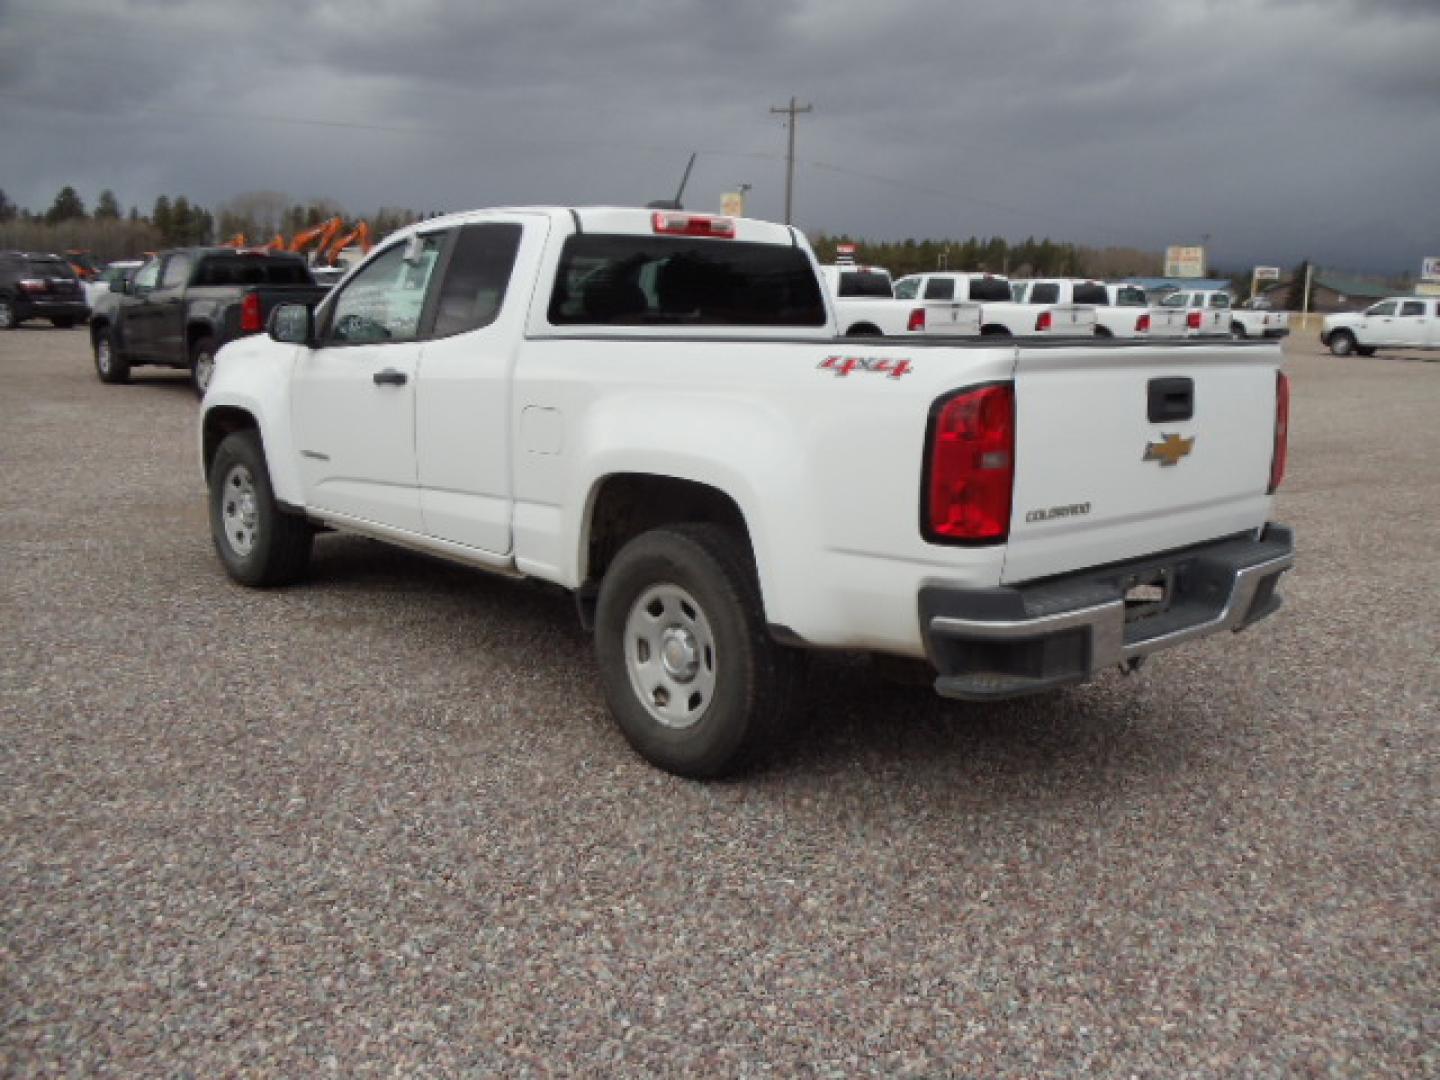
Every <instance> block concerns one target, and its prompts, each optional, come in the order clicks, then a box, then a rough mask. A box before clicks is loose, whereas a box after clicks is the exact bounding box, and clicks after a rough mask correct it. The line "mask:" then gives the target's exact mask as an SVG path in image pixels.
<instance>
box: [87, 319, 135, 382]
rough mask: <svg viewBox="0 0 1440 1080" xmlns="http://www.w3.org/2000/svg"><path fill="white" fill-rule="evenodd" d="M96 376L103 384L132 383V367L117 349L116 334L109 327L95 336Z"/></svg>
mask: <svg viewBox="0 0 1440 1080" xmlns="http://www.w3.org/2000/svg"><path fill="white" fill-rule="evenodd" d="M95 374H97V375H99V376H100V381H101V382H103V383H125V382H129V381H130V365H129V364H128V363H126V362H125V360H124V359H123V358H122V357H121V355H120V350H119V349H118V348H116V347H115V333H114V331H113V330H110V329H109V328H108V327H107V328H106V329H104V330H101V331H100V332H99V333H98V334H96V335H95Z"/></svg>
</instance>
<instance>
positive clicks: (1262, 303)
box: [1230, 297, 1290, 338]
mask: <svg viewBox="0 0 1440 1080" xmlns="http://www.w3.org/2000/svg"><path fill="white" fill-rule="evenodd" d="M1289 333H1290V313H1289V312H1288V311H1276V310H1275V309H1274V308H1273V307H1271V305H1270V301H1269V300H1264V299H1255V298H1254V297H1251V298H1250V299H1249V300H1246V301H1245V302H1244V303H1243V304H1238V305H1236V306H1235V307H1233V308H1231V309H1230V336H1231V337H1233V338H1247V337H1258V338H1283V337H1285V336H1286V335H1288V334H1289Z"/></svg>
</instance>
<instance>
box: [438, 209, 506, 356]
mask: <svg viewBox="0 0 1440 1080" xmlns="http://www.w3.org/2000/svg"><path fill="white" fill-rule="evenodd" d="M520 232H521V229H520V226H519V225H518V224H510V223H503V222H484V223H480V224H475V225H466V226H465V227H464V228H462V229H461V230H460V235H459V237H458V238H457V239H456V241H455V251H454V252H453V253H452V254H451V256H450V265H449V266H448V267H446V269H445V279H444V280H443V281H442V282H441V283H440V302H439V305H438V306H437V307H436V310H435V330H434V333H433V334H432V336H433V337H437V338H440V337H449V336H450V335H452V334H463V333H465V331H467V330H478V329H479V328H480V327H482V326H489V325H490V324H491V323H492V322H494V321H495V316H496V315H498V314H499V313H500V305H501V304H502V303H503V302H504V300H505V289H506V287H507V286H508V285H509V284H510V271H511V270H512V269H513V268H514V266H515V253H516V252H517V251H519V250H520Z"/></svg>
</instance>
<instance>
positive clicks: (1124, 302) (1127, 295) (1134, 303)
mask: <svg viewBox="0 0 1440 1080" xmlns="http://www.w3.org/2000/svg"><path fill="white" fill-rule="evenodd" d="M1115 306H1116V307H1149V306H1150V305H1149V304H1148V303H1146V301H1145V290H1144V289H1136V288H1130V287H1126V288H1123V289H1116V290H1115Z"/></svg>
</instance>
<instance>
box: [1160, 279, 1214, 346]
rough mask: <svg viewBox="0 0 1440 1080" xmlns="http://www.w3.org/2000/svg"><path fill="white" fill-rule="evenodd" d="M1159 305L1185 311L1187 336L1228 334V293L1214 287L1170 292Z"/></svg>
mask: <svg viewBox="0 0 1440 1080" xmlns="http://www.w3.org/2000/svg"><path fill="white" fill-rule="evenodd" d="M1160 306H1161V307H1166V308H1174V309H1176V310H1178V311H1183V312H1185V335H1186V336H1187V337H1229V336H1230V294H1229V293H1227V292H1220V291H1219V290H1216V289H1191V290H1182V291H1179V292H1172V293H1171V294H1170V295H1169V296H1167V297H1165V299H1163V300H1161V301H1160Z"/></svg>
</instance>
